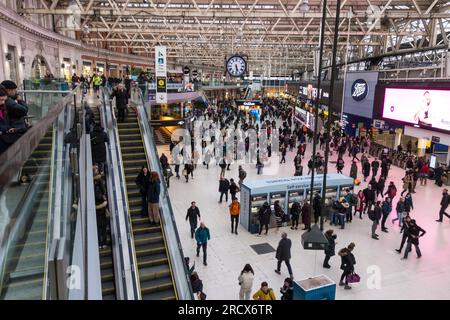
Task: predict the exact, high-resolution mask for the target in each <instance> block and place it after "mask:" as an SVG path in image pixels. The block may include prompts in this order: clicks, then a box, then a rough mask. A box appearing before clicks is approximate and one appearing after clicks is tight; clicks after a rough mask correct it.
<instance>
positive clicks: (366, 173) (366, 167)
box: [363, 161, 370, 177]
mask: <svg viewBox="0 0 450 320" xmlns="http://www.w3.org/2000/svg"><path fill="white" fill-rule="evenodd" d="M363 173H364V177H368V176H369V175H370V163H369V161H366V162H364V164H363Z"/></svg>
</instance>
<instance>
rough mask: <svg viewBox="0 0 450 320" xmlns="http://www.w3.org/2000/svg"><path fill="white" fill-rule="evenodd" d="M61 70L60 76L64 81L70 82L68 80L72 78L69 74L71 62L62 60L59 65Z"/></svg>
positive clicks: (65, 59)
mask: <svg viewBox="0 0 450 320" xmlns="http://www.w3.org/2000/svg"><path fill="white" fill-rule="evenodd" d="M61 68H62V74H63V77H64V79H65V80H66V81H70V79H71V78H72V72H71V68H72V65H71V61H70V59H69V58H63V62H62V64H61Z"/></svg>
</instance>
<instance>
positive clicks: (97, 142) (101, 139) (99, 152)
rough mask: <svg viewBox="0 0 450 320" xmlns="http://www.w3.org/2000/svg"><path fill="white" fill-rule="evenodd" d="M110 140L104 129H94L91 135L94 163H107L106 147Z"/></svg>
mask: <svg viewBox="0 0 450 320" xmlns="http://www.w3.org/2000/svg"><path fill="white" fill-rule="evenodd" d="M105 143H109V138H108V135H107V134H106V132H105V131H104V130H103V128H102V127H94V130H93V131H92V133H91V148H92V162H94V163H99V162H105V161H106V145H105Z"/></svg>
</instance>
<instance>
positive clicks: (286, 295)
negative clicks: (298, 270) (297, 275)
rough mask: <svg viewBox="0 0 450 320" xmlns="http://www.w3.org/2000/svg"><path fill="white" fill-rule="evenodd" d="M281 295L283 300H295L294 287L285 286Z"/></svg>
mask: <svg viewBox="0 0 450 320" xmlns="http://www.w3.org/2000/svg"><path fill="white" fill-rule="evenodd" d="M280 293H281V294H282V296H281V300H294V287H292V286H291V287H286V286H283V288H281V290H280Z"/></svg>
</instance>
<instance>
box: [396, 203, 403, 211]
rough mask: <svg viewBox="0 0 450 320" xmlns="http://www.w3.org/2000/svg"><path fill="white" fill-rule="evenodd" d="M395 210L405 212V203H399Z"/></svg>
mask: <svg viewBox="0 0 450 320" xmlns="http://www.w3.org/2000/svg"><path fill="white" fill-rule="evenodd" d="M395 210H397V212H403V211H405V203H404V202H402V201H399V202H397V206H396V207H395Z"/></svg>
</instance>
